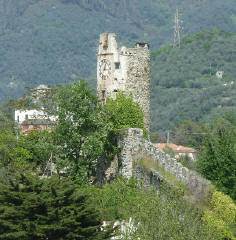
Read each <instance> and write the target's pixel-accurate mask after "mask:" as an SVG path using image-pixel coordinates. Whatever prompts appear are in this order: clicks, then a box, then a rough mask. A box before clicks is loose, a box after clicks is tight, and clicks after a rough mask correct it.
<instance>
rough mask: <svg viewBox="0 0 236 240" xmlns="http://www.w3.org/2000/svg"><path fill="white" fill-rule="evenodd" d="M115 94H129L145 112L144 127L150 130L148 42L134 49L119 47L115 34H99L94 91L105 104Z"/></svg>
mask: <svg viewBox="0 0 236 240" xmlns="http://www.w3.org/2000/svg"><path fill="white" fill-rule="evenodd" d="M118 91H124V92H125V93H126V95H129V94H130V93H131V94H132V97H133V100H134V101H136V102H138V103H139V105H140V107H141V108H142V110H143V113H144V124H145V128H146V129H147V130H149V127H150V51H149V45H148V44H147V43H137V44H136V47H135V48H126V47H125V46H122V47H121V48H118V45H117V42H116V37H115V34H114V33H104V34H101V35H100V42H99V48H98V61H97V92H98V97H99V98H100V99H101V100H102V102H104V103H105V101H106V98H107V97H110V98H115V97H116V93H117V92H118Z"/></svg>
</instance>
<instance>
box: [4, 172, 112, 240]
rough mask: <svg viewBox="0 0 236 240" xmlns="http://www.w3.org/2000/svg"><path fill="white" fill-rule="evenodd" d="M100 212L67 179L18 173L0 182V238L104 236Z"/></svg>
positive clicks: (106, 236)
mask: <svg viewBox="0 0 236 240" xmlns="http://www.w3.org/2000/svg"><path fill="white" fill-rule="evenodd" d="M101 224H102V218H101V215H99V213H98V212H97V211H96V210H95V209H94V208H93V207H92V206H91V204H89V203H88V196H86V195H85V194H84V193H81V191H80V189H79V186H77V185H75V184H74V183H73V182H71V181H69V180H68V179H65V180H59V179H58V178H57V177H52V178H51V179H45V180H41V179H39V178H38V177H36V176H24V175H20V176H18V177H16V178H15V179H12V180H11V182H10V183H9V184H8V185H6V184H0V239H4V240H6V239H9V240H16V239H17V240H32V239H57V240H59V239H61V240H62V239H68V240H69V239H71V240H72V239H73V240H74V239H81V240H83V239H84V240H89V239H91V240H95V239H107V238H108V237H109V236H110V233H111V232H110V230H109V231H103V232H102V231H101Z"/></svg>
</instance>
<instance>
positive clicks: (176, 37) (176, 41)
mask: <svg viewBox="0 0 236 240" xmlns="http://www.w3.org/2000/svg"><path fill="white" fill-rule="evenodd" d="M180 22H182V21H180V19H179V9H178V7H176V12H175V25H174V45H173V47H174V48H175V47H178V48H180V31H181V30H182V29H183V28H182V27H181V26H180Z"/></svg>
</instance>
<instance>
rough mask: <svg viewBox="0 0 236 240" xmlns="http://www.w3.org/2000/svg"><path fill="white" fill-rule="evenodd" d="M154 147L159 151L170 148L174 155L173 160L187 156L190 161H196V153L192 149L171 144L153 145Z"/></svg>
mask: <svg viewBox="0 0 236 240" xmlns="http://www.w3.org/2000/svg"><path fill="white" fill-rule="evenodd" d="M155 146H156V147H157V148H159V149H160V150H162V151H163V150H165V149H166V148H170V149H172V150H173V152H174V153H175V158H176V159H178V158H179V157H181V156H188V157H190V158H191V159H192V160H194V161H195V160H196V155H197V151H196V150H195V149H194V148H189V147H184V146H181V145H176V144H173V143H155Z"/></svg>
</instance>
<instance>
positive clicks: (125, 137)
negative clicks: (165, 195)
mask: <svg viewBox="0 0 236 240" xmlns="http://www.w3.org/2000/svg"><path fill="white" fill-rule="evenodd" d="M119 146H120V147H121V149H122V150H121V154H120V161H121V168H120V170H119V172H120V173H121V174H122V175H123V176H124V177H126V178H130V177H134V178H136V179H139V180H140V179H142V180H144V183H145V184H146V185H147V186H148V185H149V186H150V185H153V184H154V185H155V186H156V188H158V184H160V182H161V181H162V180H163V177H162V176H161V174H160V173H159V172H158V171H156V170H154V169H150V171H149V172H147V171H146V170H145V169H144V168H143V167H142V166H140V165H139V164H138V161H139V160H140V159H142V156H149V158H150V159H152V161H154V162H155V163H156V164H158V165H159V166H160V167H162V168H163V169H164V170H165V171H166V172H167V173H169V174H171V175H173V176H174V177H175V178H176V179H177V180H179V181H180V182H182V183H183V184H184V185H186V186H187V187H188V189H189V190H190V191H191V193H192V194H193V195H194V196H196V197H197V198H198V199H200V198H204V196H205V194H206V193H207V192H208V190H209V187H210V184H211V183H210V181H208V180H206V179H204V178H202V177H201V176H199V175H198V174H197V173H196V172H194V171H192V170H189V169H188V168H186V167H184V166H183V165H182V164H181V163H179V162H177V161H176V159H174V158H170V156H169V155H167V154H166V153H164V152H163V151H161V150H159V149H158V148H157V147H155V146H154V145H153V144H152V143H151V142H149V141H147V140H145V139H144V138H143V131H142V130H141V129H136V128H130V129H126V130H125V132H124V133H123V134H121V135H120V137H119Z"/></svg>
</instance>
